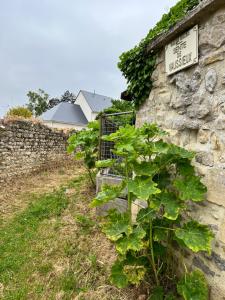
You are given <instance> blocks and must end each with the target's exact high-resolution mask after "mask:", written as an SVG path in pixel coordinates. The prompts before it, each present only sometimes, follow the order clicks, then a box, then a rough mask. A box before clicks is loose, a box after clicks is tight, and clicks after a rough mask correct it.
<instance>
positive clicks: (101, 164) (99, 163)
mask: <svg viewBox="0 0 225 300" xmlns="http://www.w3.org/2000/svg"><path fill="white" fill-rule="evenodd" d="M114 164H115V159H106V160H99V161H97V162H96V163H95V165H96V168H109V167H112V166H113V165H114Z"/></svg>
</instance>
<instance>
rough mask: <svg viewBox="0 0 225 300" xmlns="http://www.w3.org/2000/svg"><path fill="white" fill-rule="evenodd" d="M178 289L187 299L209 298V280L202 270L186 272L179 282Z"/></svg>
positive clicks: (204, 299) (202, 299)
mask: <svg viewBox="0 0 225 300" xmlns="http://www.w3.org/2000/svg"><path fill="white" fill-rule="evenodd" d="M177 291H178V293H179V294H180V295H181V296H182V297H183V298H184V299H185V300H208V286H207V282H206V279H205V276H204V274H203V273H202V272H201V271H200V270H195V271H194V272H192V273H190V274H186V275H185V276H184V278H183V279H182V280H181V281H180V282H179V283H178V285H177Z"/></svg>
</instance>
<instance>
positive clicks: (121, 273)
mask: <svg viewBox="0 0 225 300" xmlns="http://www.w3.org/2000/svg"><path fill="white" fill-rule="evenodd" d="M147 266H148V259H147V257H145V256H140V257H135V256H132V255H131V254H128V255H127V257H126V259H124V260H119V259H118V260H117V261H116V262H115V263H114V265H113V267H112V270H111V276H110V281H111V282H112V283H113V284H115V285H116V286H117V287H118V288H123V287H126V286H127V285H128V282H130V283H132V284H135V285H139V284H140V282H141V281H142V280H143V279H144V277H145V274H146V272H147Z"/></svg>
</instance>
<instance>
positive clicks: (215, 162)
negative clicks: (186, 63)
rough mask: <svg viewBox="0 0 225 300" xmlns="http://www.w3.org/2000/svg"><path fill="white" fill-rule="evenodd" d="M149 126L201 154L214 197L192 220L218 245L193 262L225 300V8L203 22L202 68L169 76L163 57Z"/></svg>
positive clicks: (144, 116) (148, 108)
mask: <svg viewBox="0 0 225 300" xmlns="http://www.w3.org/2000/svg"><path fill="white" fill-rule="evenodd" d="M194 25H195V24H193V26H194ZM144 122H155V123H157V124H158V125H160V126H161V127H162V128H164V129H165V130H166V131H168V132H169V134H170V137H169V140H170V141H171V142H173V143H175V144H177V145H180V146H183V147H185V148H186V149H191V150H194V151H196V153H197V155H196V159H195V161H194V162H193V163H194V164H195V166H196V170H197V172H198V173H199V174H200V175H201V176H202V181H203V182H204V183H205V184H206V186H207V187H208V193H207V200H206V201H205V202H204V203H203V204H200V205H198V204H196V205H195V206H194V207H193V210H192V212H191V215H192V216H193V217H194V218H197V219H198V220H199V221H200V222H201V223H205V224H209V225H210V227H211V228H212V229H213V231H214V233H215V241H214V243H213V251H212V255H211V256H208V255H205V254H200V255H193V256H190V257H189V258H188V260H189V263H190V265H191V266H192V267H194V266H196V267H198V268H201V269H202V270H203V271H204V272H205V274H206V276H207V278H208V281H209V283H210V285H211V286H212V290H211V298H210V299H215V300H222V299H225V4H224V7H222V8H220V9H219V10H217V11H216V12H214V13H212V14H209V13H208V14H206V15H205V18H202V20H201V22H199V63H198V64H196V65H195V66H192V67H190V68H188V69H185V70H182V71H181V72H178V73H176V74H175V75H171V76H167V74H166V73H165V51H164V49H162V50H161V51H160V52H159V54H158V57H157V67H156V70H155V72H154V74H153V89H152V91H151V94H150V96H149V99H147V101H146V102H145V103H144V104H143V106H142V107H141V108H140V110H139V112H138V114H137V126H141V125H142V124H143V123H144Z"/></svg>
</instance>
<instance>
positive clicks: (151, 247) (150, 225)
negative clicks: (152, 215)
mask: <svg viewBox="0 0 225 300" xmlns="http://www.w3.org/2000/svg"><path fill="white" fill-rule="evenodd" d="M149 248H150V252H151V262H152V268H153V272H154V276H155V282H156V285H157V286H159V285H160V283H159V278H158V273H157V270H156V265H155V257H154V249H153V236H152V221H150V223H149Z"/></svg>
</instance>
